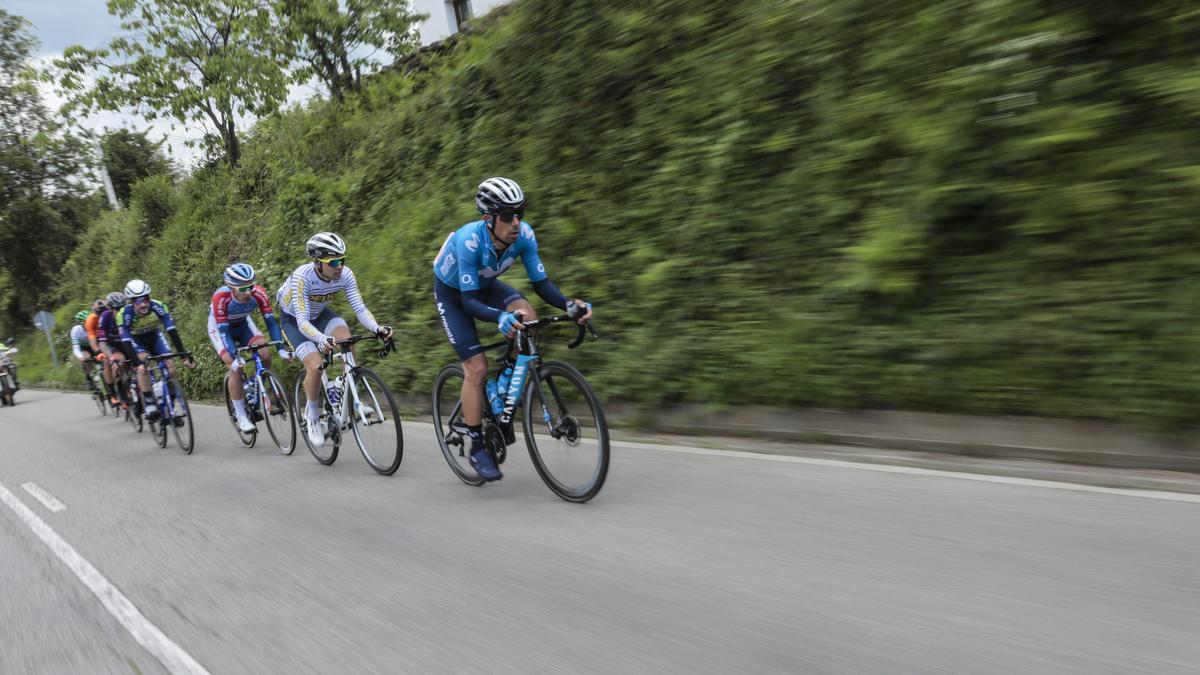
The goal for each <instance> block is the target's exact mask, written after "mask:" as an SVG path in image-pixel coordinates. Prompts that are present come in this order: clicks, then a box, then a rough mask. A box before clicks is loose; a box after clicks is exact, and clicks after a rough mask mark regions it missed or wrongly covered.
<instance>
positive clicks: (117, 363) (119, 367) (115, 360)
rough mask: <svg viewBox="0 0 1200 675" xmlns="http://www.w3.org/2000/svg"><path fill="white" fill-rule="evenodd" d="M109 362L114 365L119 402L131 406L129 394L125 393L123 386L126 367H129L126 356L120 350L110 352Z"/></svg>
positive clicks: (115, 385)
mask: <svg viewBox="0 0 1200 675" xmlns="http://www.w3.org/2000/svg"><path fill="white" fill-rule="evenodd" d="M108 360H109V363H111V364H112V366H111V368H112V375H113V388H114V389H116V394H117V401H119V402H120V403H124V404H125V405H129V400H128V399H129V394H128V393H127V392H126V391H125V386H124V385H123V384H122V382H123V380H124V375H123V373H122V371H123V369H124V367H125V366H126V365H128V364H127V363H126V361H125V354H123V353H121V350H119V349H111V348H110V349H109V350H108Z"/></svg>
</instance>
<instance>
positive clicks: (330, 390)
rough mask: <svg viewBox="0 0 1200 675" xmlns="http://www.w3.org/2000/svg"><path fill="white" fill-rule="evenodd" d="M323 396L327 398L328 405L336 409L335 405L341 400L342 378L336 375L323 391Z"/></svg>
mask: <svg viewBox="0 0 1200 675" xmlns="http://www.w3.org/2000/svg"><path fill="white" fill-rule="evenodd" d="M325 394H326V395H327V396H328V397H329V405H331V406H334V407H335V408H336V407H337V404H338V403H339V402H340V401H341V400H342V376H341V375H338V376H337V377H335V378H333V381H332V382H330V383H329V386H328V387H327V388H326V389H325Z"/></svg>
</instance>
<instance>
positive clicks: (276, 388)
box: [258, 370, 296, 455]
mask: <svg viewBox="0 0 1200 675" xmlns="http://www.w3.org/2000/svg"><path fill="white" fill-rule="evenodd" d="M258 392H259V393H258V406H259V408H260V409H261V410H262V413H263V421H265V422H266V424H267V432H268V433H270V434H271V440H272V441H274V442H275V447H277V448H279V452H280V453H282V454H284V455H290V454H292V453H293V452H294V451H295V450H296V421H295V420H294V419H293V410H292V404H291V402H290V401H288V395H287V390H286V389H284V388H283V383H282V382H280V381H279V378H278V377H276V376H275V373H272V372H271V371H269V370H264V371H263V373H262V385H261V386H260V387H259V389H258Z"/></svg>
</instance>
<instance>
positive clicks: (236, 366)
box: [229, 356, 246, 373]
mask: <svg viewBox="0 0 1200 675" xmlns="http://www.w3.org/2000/svg"><path fill="white" fill-rule="evenodd" d="M245 366H246V359H243V358H242V357H240V356H235V357H233V361H232V362H231V363H230V364H229V372H231V373H237V371H239V370H241V369H242V368H244V367H245Z"/></svg>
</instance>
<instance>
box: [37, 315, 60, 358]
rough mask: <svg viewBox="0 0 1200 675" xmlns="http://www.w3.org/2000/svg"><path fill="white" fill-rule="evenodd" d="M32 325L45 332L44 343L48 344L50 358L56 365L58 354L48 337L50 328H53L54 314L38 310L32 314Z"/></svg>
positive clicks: (52, 341)
mask: <svg viewBox="0 0 1200 675" xmlns="http://www.w3.org/2000/svg"><path fill="white" fill-rule="evenodd" d="M33 325H34V326H37V327H38V328H39V329H41V331H42V332H43V333H45V334H46V343H47V344H49V345H50V360H51V361H52V362H53V363H54V365H56V366H57V365H58V354H55V353H54V340H53V339H52V338H51V337H50V329H51V328H54V315H53V314H51V313H50V312H46V311H41V312H38V313H37V314H34V315H33Z"/></svg>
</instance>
